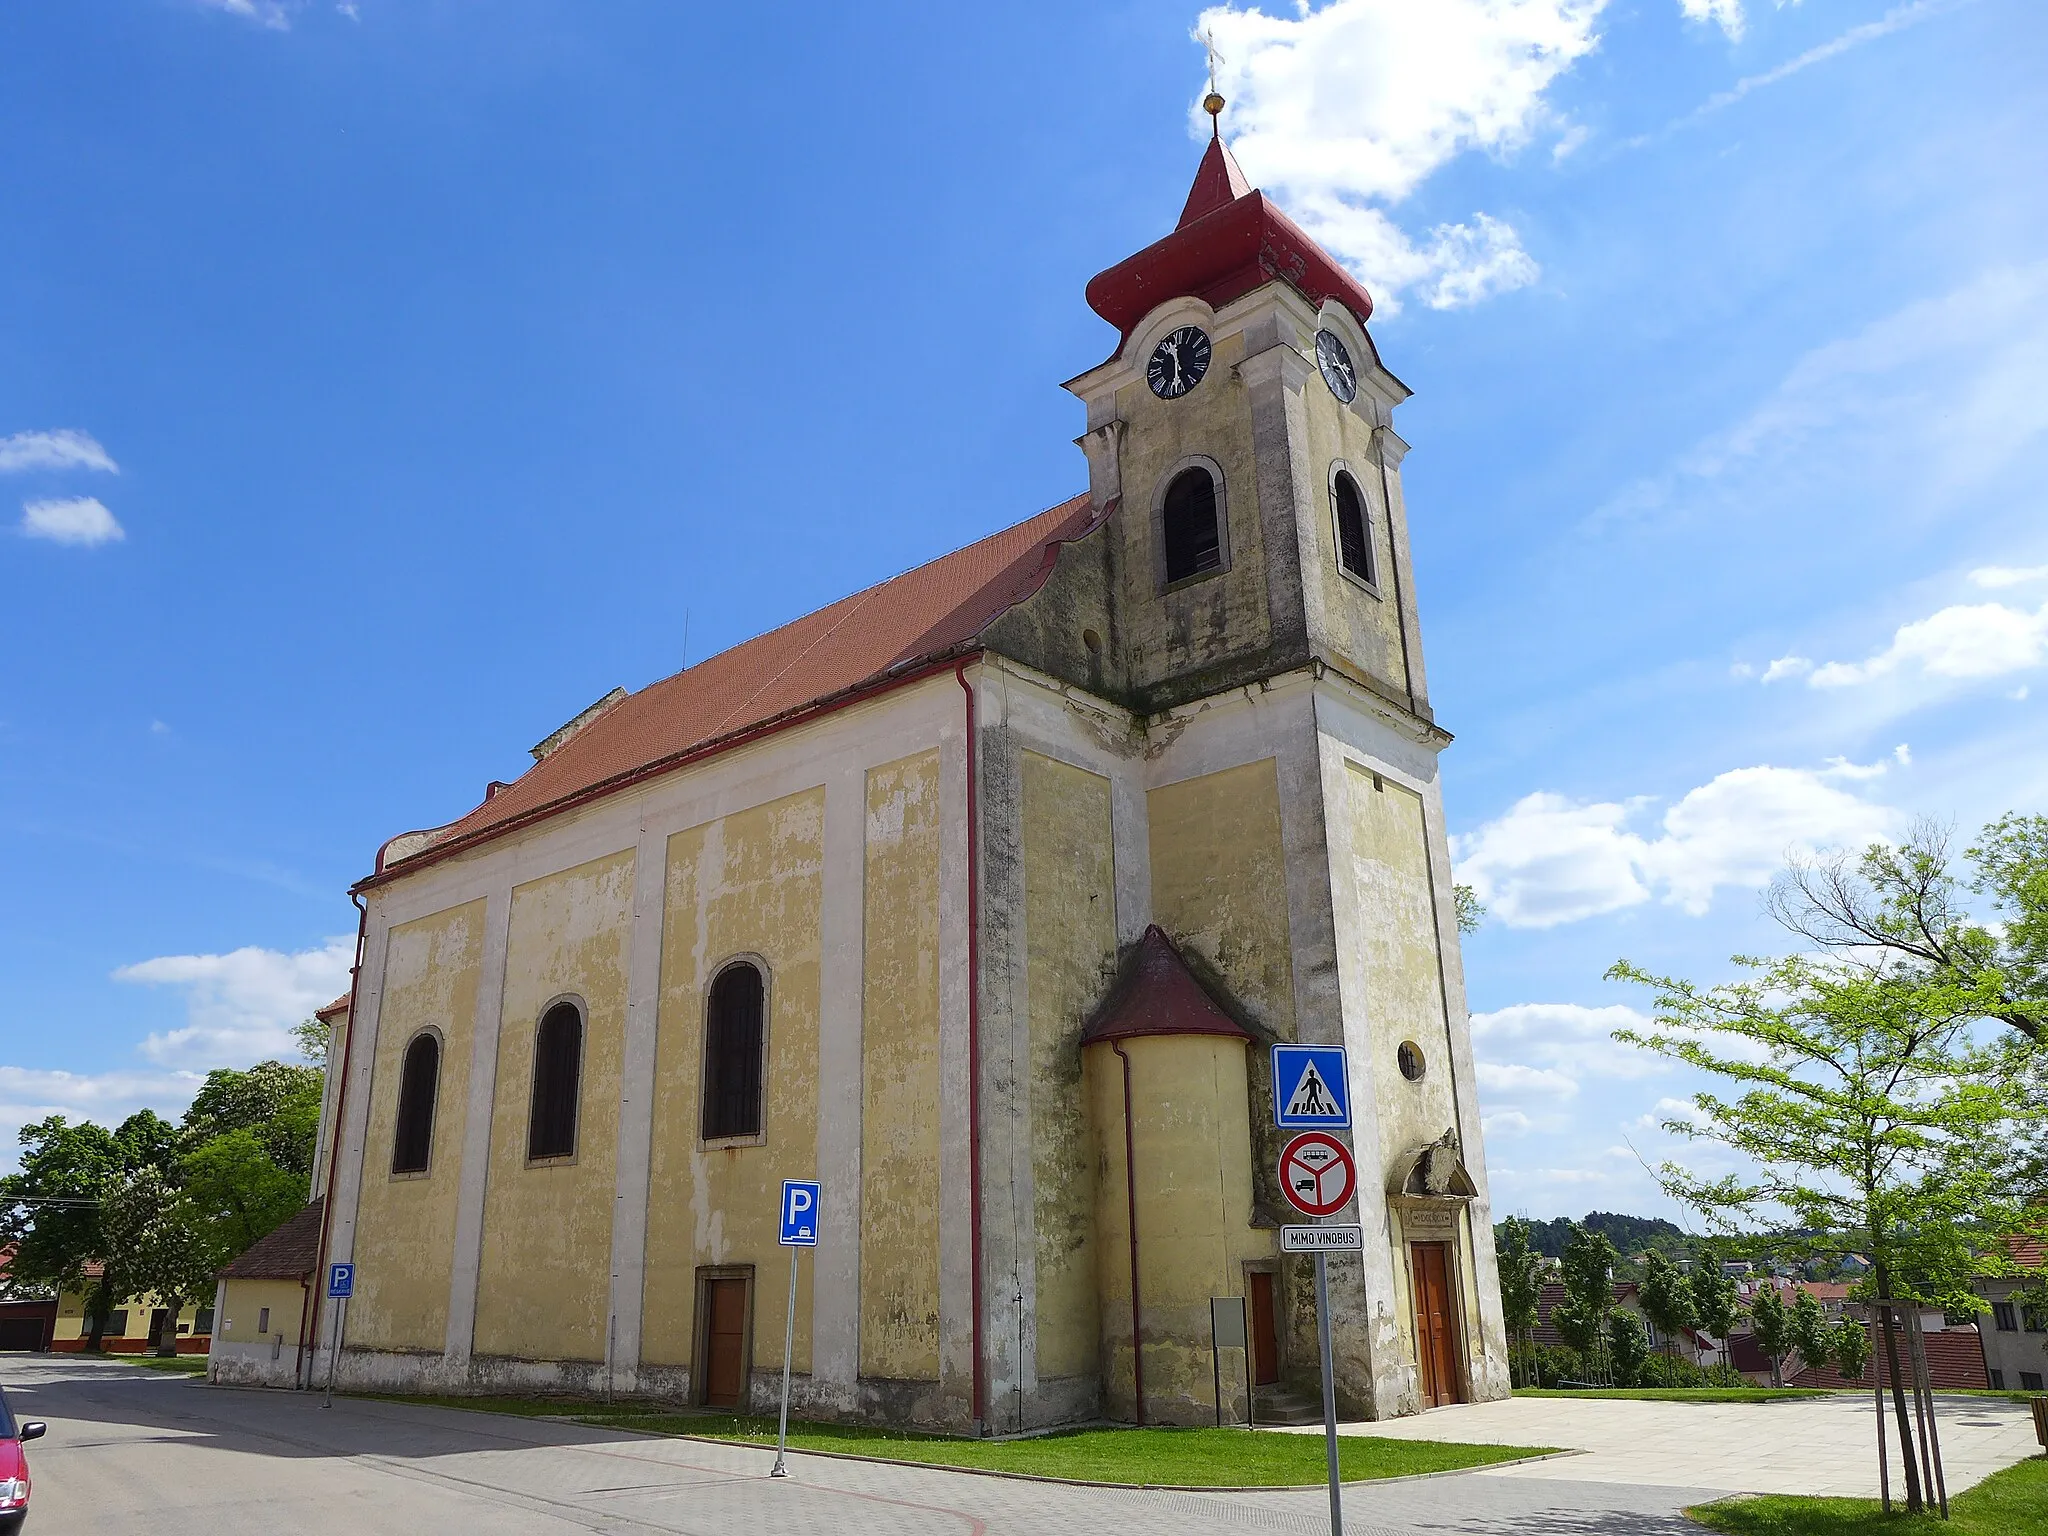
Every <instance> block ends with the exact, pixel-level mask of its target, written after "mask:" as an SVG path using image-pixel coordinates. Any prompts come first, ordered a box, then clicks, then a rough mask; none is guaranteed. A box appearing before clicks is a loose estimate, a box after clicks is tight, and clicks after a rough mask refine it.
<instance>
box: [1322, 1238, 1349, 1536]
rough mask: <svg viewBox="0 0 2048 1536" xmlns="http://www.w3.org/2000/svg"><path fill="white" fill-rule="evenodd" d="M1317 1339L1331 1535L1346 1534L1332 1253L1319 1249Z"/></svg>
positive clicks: (1340, 1535) (1339, 1535) (1341, 1535)
mask: <svg viewBox="0 0 2048 1536" xmlns="http://www.w3.org/2000/svg"><path fill="white" fill-rule="evenodd" d="M1316 1340H1317V1342H1318V1343H1319V1344H1321V1345H1322V1349H1323V1449H1324V1455H1325V1458H1326V1459H1327V1460H1328V1462H1329V1464H1330V1536H1344V1497H1343V1494H1342V1492H1341V1491H1340V1490H1341V1488H1342V1483H1341V1481H1340V1480H1339V1478H1338V1476H1337V1375H1336V1372H1335V1371H1334V1370H1332V1369H1331V1365H1330V1256H1329V1255H1328V1254H1327V1253H1325V1252H1324V1251H1323V1250H1322V1249H1320V1248H1318V1249H1317V1250H1316Z"/></svg>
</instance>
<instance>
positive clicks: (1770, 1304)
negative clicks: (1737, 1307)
mask: <svg viewBox="0 0 2048 1536" xmlns="http://www.w3.org/2000/svg"><path fill="white" fill-rule="evenodd" d="M1749 1321H1750V1324H1751V1326H1752V1327H1754V1328H1755V1329H1756V1347H1757V1348H1758V1349H1760V1350H1762V1351H1763V1352H1764V1358H1765V1359H1767V1360H1769V1361H1770V1362H1771V1385H1772V1386H1774V1387H1782V1386H1783V1385H1785V1373H1784V1369H1783V1366H1784V1360H1785V1351H1786V1350H1788V1349H1790V1348H1791V1347H1792V1313H1791V1311H1790V1309H1788V1308H1787V1307H1786V1305H1785V1298H1784V1297H1782V1296H1780V1295H1779V1294H1778V1288H1777V1286H1775V1285H1766V1286H1765V1287H1764V1288H1763V1289H1762V1290H1761V1291H1758V1292H1757V1295H1756V1300H1755V1301H1753V1302H1751V1303H1750V1304H1749Z"/></svg>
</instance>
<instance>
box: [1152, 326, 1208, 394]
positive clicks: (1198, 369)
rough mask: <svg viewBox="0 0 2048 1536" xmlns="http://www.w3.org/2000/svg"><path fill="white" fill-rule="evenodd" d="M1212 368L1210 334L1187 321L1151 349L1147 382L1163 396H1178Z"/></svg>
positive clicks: (1195, 383) (1200, 380) (1153, 391)
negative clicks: (1186, 323) (1210, 363)
mask: <svg viewBox="0 0 2048 1536" xmlns="http://www.w3.org/2000/svg"><path fill="white" fill-rule="evenodd" d="M1208 371H1209V338H1208V337H1207V336H1206V335H1204V334H1203V333H1202V331H1201V328H1200V327H1198V326H1193V325H1184V326H1182V327H1181V328H1180V329H1179V330H1177V331H1175V332H1174V333H1173V334H1172V335H1171V336H1169V337H1167V338H1166V339H1165V340H1164V341H1162V342H1160V343H1159V345H1158V346H1156V347H1154V348H1153V349H1152V361H1151V362H1149V363H1147V364H1146V365H1145V382H1146V383H1147V384H1150V385H1151V386H1152V393H1153V394H1155V395H1157V396H1158V397H1159V398H1160V399H1162V400H1178V399H1179V398H1180V397H1181V396H1182V395H1184V394H1186V393H1187V392H1188V391H1189V390H1191V389H1193V388H1194V387H1195V386H1196V385H1197V384H1199V383H1201V382H1202V375H1203V374H1205V373H1207V372H1208Z"/></svg>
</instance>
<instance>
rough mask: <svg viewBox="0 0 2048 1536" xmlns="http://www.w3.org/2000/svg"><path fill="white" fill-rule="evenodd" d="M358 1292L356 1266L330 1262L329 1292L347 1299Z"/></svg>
mask: <svg viewBox="0 0 2048 1536" xmlns="http://www.w3.org/2000/svg"><path fill="white" fill-rule="evenodd" d="M355 1293H356V1267H355V1265H353V1264H330V1265H328V1266H327V1294H328V1295H329V1296H333V1297H337V1298H339V1299H341V1300H344V1301H345V1300H347V1299H348V1298H349V1297H351V1296H353V1295H355Z"/></svg>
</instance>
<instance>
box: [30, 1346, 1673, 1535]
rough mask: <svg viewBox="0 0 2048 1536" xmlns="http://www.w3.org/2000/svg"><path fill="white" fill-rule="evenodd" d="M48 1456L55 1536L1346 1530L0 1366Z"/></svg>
mask: <svg viewBox="0 0 2048 1536" xmlns="http://www.w3.org/2000/svg"><path fill="white" fill-rule="evenodd" d="M0 1382H4V1383H5V1385H6V1388H7V1391H8V1395H9V1396H10V1397H11V1398H12V1399H13V1401H14V1404H15V1407H16V1409H17V1411H18V1412H19V1413H20V1414H21V1415H22V1416H23V1417H27V1418H39V1419H46V1420H48V1421H49V1425H50V1434H49V1437H48V1438H47V1439H45V1440H41V1441H38V1442H37V1443H36V1444H34V1445H33V1446H31V1447H30V1458H31V1464H32V1467H33V1472H34V1480H35V1495H34V1503H33V1506H32V1510H31V1514H30V1521H29V1529H30V1531H33V1532H45V1533H54V1532H65V1533H71V1532H92V1533H94V1536H127V1533H130V1532H134V1533H142V1532H148V1533H150V1536H243V1533H248V1536H259V1533H260V1536H280V1533H291V1536H328V1533H337V1536H338V1533H342V1532H348V1533H351V1536H354V1533H360V1532H365V1531H371V1532H380V1531H390V1532H401V1533H405V1536H443V1533H466V1532H489V1533H491V1536H565V1533H571V1532H602V1533H616V1536H641V1533H663V1536H753V1533H757V1532H758V1533H763V1536H767V1533H774V1536H789V1533H809V1532H817V1533H821V1536H865V1533H868V1532H890V1533H901V1536H925V1533H932V1536H938V1533H944V1536H1054V1533H1060V1536H1067V1533H1084V1536H1110V1533H1120V1532H1126V1531H1172V1532H1176V1533H1179V1532H1186V1533H1190V1536H1254V1533H1265V1532H1277V1533H1295V1532H1299V1533H1304V1536H1306V1533H1311V1532H1326V1531H1327V1530H1328V1528H1329V1527H1328V1514H1327V1507H1326V1504H1325V1500H1324V1495H1323V1494H1322V1493H1321V1492H1320V1491H1299V1492H1297V1491H1291V1490H1290V1491H1284V1492H1274V1493H1161V1492H1151V1493H1148V1492H1143V1491H1139V1490H1123V1489H1098V1488H1074V1487H1061V1486H1058V1485H1054V1484H1046V1483H1036V1482H1028V1481H1022V1480H1017V1479H1008V1478H991V1477H978V1476H974V1475H971V1474H966V1473H958V1472H945V1471H937V1470H931V1469H925V1468H915V1467H902V1466H886V1465H881V1464H877V1463H871V1462H856V1461H839V1460H833V1459H830V1458H824V1457H814V1456H801V1455H793V1456H791V1457H790V1471H791V1475H790V1476H789V1477H788V1478H786V1479H781V1480H774V1481H771V1480H770V1479H769V1477H768V1468H769V1464H770V1462H771V1461H772V1460H773V1456H772V1453H769V1452H763V1451H755V1450H751V1449H743V1448H740V1447H736V1446H723V1445H711V1444H706V1443H703V1442H699V1441H690V1440H672V1439H657V1438H652V1437H647V1436H638V1435H629V1434H622V1433H618V1432H615V1431H608V1430H597V1429H588V1428H584V1427H581V1426H577V1425H567V1424H553V1423H542V1422H536V1421H533V1420H526V1419H514V1418H508V1417H504V1416H501V1415H496V1414H480V1413H465V1412H462V1411H460V1410H455V1409H437V1408H421V1407H415V1406H412V1405H409V1404H397V1403H378V1402H368V1401H362V1400H352V1399H347V1398H341V1399H337V1400H336V1401H335V1404H334V1407H333V1408H332V1409H322V1408H321V1406H320V1400H319V1397H318V1396H317V1395H314V1394H305V1393H285V1392H255V1391H244V1390H237V1389H230V1388H220V1387H210V1386H207V1385H206V1384H205V1383H204V1382H203V1381H197V1380H193V1379H191V1378H186V1377H179V1376H167V1375H161V1374H158V1373H156V1372H153V1371H146V1370H141V1369H138V1368H136V1367H133V1366H128V1365H121V1364H118V1363H116V1362H113V1361H104V1360H86V1359H81V1358H79V1357H77V1356H65V1355H55V1356H52V1355H9V1356H0ZM1713 1496H1714V1495H1713V1493H1712V1492H1711V1491H1709V1490H1701V1489H1692V1490H1686V1489H1671V1488H1645V1487H1632V1486H1626V1485H1620V1484H1606V1483H1590V1482H1586V1483H1580V1482H1571V1481H1566V1480H1556V1479H1544V1480H1533V1479H1514V1478H1504V1477H1497V1476H1486V1475H1483V1474H1481V1475H1459V1476H1453V1477H1440V1478H1430V1479H1423V1480H1418V1481H1413V1482H1406V1483H1397V1484H1387V1485H1381V1486H1378V1487H1372V1488H1359V1487H1354V1488H1351V1489H1349V1490H1347V1492H1346V1495H1345V1515H1346V1518H1345V1529H1346V1531H1347V1532H1348V1533H1350V1536H1381V1533H1392V1532H1417V1531H1420V1532H1450V1531H1456V1532H1474V1533H1485V1536H1534V1533H1537V1532H1544V1533H1562V1536H1619V1533H1623V1532H1628V1533H1635V1532H1644V1533H1651V1536H1663V1533H1668V1536H1680V1533H1691V1536H1697V1532H1698V1527H1697V1526H1693V1525H1690V1524H1689V1523H1687V1522H1686V1521H1684V1520H1683V1519H1681V1518H1680V1517H1679V1515H1678V1511H1679V1510H1680V1509H1682V1508H1683V1507H1684V1506H1685V1505H1687V1504H1692V1503H1698V1502H1700V1501H1702V1500H1703V1499H1707V1498H1711V1497H1713Z"/></svg>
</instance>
